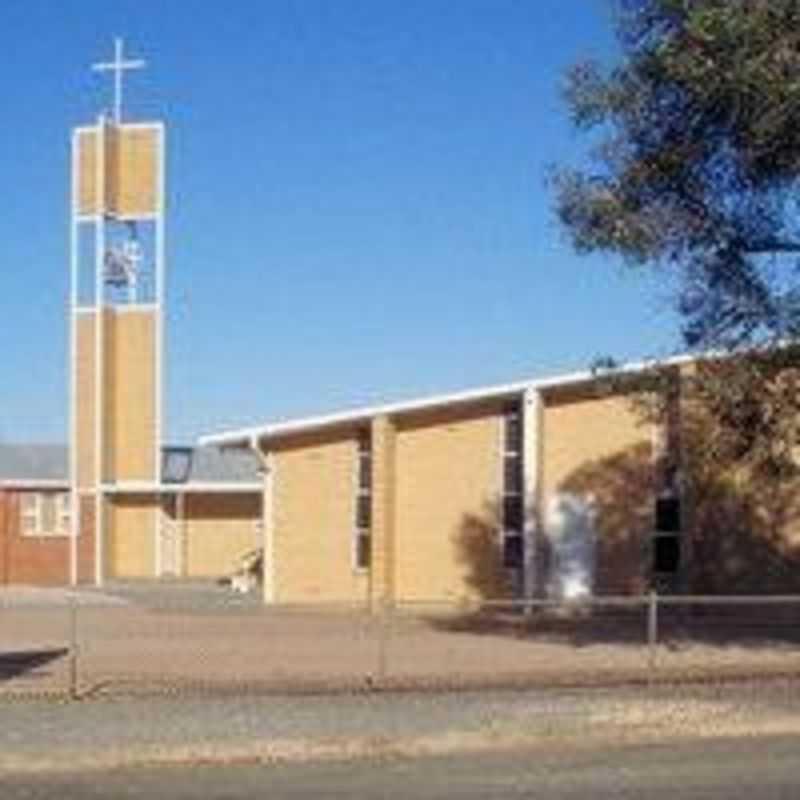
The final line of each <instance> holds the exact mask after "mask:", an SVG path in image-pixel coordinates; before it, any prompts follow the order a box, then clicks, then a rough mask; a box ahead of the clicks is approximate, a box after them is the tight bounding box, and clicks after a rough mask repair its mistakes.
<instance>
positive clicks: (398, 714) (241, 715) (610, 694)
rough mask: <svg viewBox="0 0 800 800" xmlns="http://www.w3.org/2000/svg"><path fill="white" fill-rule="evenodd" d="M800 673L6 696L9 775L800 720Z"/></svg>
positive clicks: (750, 727) (602, 738) (795, 726)
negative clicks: (684, 679) (332, 690)
mask: <svg viewBox="0 0 800 800" xmlns="http://www.w3.org/2000/svg"><path fill="white" fill-rule="evenodd" d="M799 711H800V686H798V685H797V684H795V683H789V682H784V683H781V682H775V683H770V684H764V683H758V684H755V683H754V684H739V685H736V686H726V685H721V684H718V685H715V686H705V687H696V688H695V689H693V690H692V691H691V692H688V691H686V690H685V689H684V690H681V691H680V692H678V691H676V690H675V689H670V690H667V689H663V688H662V689H657V690H651V691H643V690H626V691H607V690H606V691H604V690H592V691H588V690H583V691H577V692H576V691H573V692H541V691H539V692H535V691H524V692H523V691H506V692H460V693H433V694H420V693H404V694H394V693H388V694H382V695H381V694H379V695H350V696H347V695H339V696H334V697H301V698H298V697H281V696H273V697H263V696H262V697H250V698H246V697H193V696H179V697H160V698H158V697H153V696H149V697H115V698H113V699H112V698H105V699H101V700H91V701H84V702H76V703H64V702H47V701H43V700H39V701H34V702H26V703H2V704H0V713H2V716H3V725H2V726H0V774H2V773H8V772H19V771H42V770H59V769H66V768H69V769H86V768H109V767H113V766H115V765H124V764H135V763H172V762H185V761H194V760H214V761H236V760H251V759H255V760H286V761H295V760H307V759H313V760H317V759H320V758H342V757H359V756H376V755H391V754H397V755H403V754H407V755H423V754H437V753H438V754H441V753H450V752H461V751H472V750H476V751H480V750H487V749H503V748H506V747H512V746H520V745H524V744H526V743H527V744H531V743H537V744H542V743H545V744H546V743H548V742H550V743H556V742H559V741H567V740H570V741H573V742H574V741H578V740H579V741H580V742H583V743H587V744H588V743H591V742H595V743H597V742H603V743H609V742H611V741H612V740H613V741H620V742H624V741H626V740H627V741H639V742H642V741H647V740H651V741H663V740H664V739H665V738H666V737H669V736H672V735H677V736H686V735H691V736H694V737H706V738H708V737H712V736H713V737H717V738H718V737H720V736H726V735H730V736H735V735H742V734H743V733H747V734H750V735H755V734H758V733H760V732H763V733H770V734H773V735H778V734H784V735H785V734H797V733H799V732H800V714H799V713H798V712H799Z"/></svg>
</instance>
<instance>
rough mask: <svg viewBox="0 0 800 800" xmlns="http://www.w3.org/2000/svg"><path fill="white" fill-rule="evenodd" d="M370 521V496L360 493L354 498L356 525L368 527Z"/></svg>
mask: <svg viewBox="0 0 800 800" xmlns="http://www.w3.org/2000/svg"><path fill="white" fill-rule="evenodd" d="M371 522H372V498H371V497H370V496H369V495H368V494H360V495H358V497H357V498H356V527H358V528H369V527H370V524H371Z"/></svg>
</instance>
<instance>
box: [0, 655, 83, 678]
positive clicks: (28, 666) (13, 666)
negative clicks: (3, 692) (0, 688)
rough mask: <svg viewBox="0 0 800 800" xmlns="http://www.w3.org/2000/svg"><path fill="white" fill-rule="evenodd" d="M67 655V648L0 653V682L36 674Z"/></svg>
mask: <svg viewBox="0 0 800 800" xmlns="http://www.w3.org/2000/svg"><path fill="white" fill-rule="evenodd" d="M68 653H69V648H67V647H54V648H45V649H38V650H15V651H10V652H5V653H4V652H0V681H10V680H13V679H14V678H19V677H21V676H24V675H28V674H29V673H36V672H37V671H38V670H40V669H41V668H42V667H44V666H46V665H48V664H51V663H53V662H54V661H58V659H60V658H63V657H64V656H66V655H67V654H68Z"/></svg>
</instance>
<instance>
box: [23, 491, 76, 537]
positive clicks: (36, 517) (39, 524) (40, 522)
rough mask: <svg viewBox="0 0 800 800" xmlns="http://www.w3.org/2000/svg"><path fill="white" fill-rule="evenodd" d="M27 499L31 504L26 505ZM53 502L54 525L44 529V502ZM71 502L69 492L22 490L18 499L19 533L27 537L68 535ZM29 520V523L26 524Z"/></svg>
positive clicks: (70, 520) (70, 526)
mask: <svg viewBox="0 0 800 800" xmlns="http://www.w3.org/2000/svg"><path fill="white" fill-rule="evenodd" d="M27 501H31V506H28V507H26V504H27ZM45 502H52V503H53V504H54V506H55V507H54V508H53V516H54V518H55V523H56V524H55V527H53V528H49V529H45V526H44V519H45V514H44V504H45ZM71 511H72V503H71V498H70V494H69V492H22V493H21V495H20V501H19V527H20V534H21V535H22V536H23V537H25V538H29V539H33V538H44V539H51V538H61V537H64V536H69V535H70V532H71V530H72V525H71V522H72V513H71ZM26 521H27V522H31V523H32V524H31V525H26Z"/></svg>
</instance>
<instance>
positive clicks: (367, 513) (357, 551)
mask: <svg viewBox="0 0 800 800" xmlns="http://www.w3.org/2000/svg"><path fill="white" fill-rule="evenodd" d="M355 504H356V509H355V520H354V526H353V528H354V530H353V545H352V546H353V556H352V558H353V566H354V568H355V569H369V562H370V549H371V547H370V545H371V541H372V540H371V538H370V533H371V531H370V528H371V527H372V437H371V436H370V432H369V430H368V429H363V430H360V431H359V432H358V439H357V442H356V487H355Z"/></svg>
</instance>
